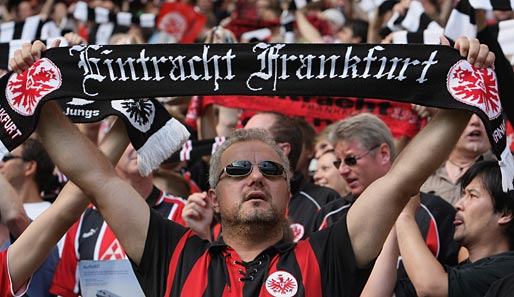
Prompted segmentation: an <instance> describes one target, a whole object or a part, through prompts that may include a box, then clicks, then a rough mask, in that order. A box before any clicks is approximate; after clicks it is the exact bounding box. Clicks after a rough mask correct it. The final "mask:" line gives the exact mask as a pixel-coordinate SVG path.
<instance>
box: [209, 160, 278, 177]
mask: <svg viewBox="0 0 514 297" xmlns="http://www.w3.org/2000/svg"><path fill="white" fill-rule="evenodd" d="M253 165H254V164H252V162H250V161H235V162H232V163H230V164H228V165H227V166H225V168H223V171H221V173H220V176H219V177H221V175H222V174H223V172H225V173H226V174H227V175H228V176H230V177H243V176H247V175H249V174H250V172H252V168H253ZM256 165H257V167H258V168H259V171H260V172H261V173H262V174H263V175H265V176H280V175H283V174H284V166H282V165H280V164H279V163H277V162H273V161H261V162H259V163H258V164H256ZM219 177H218V178H219Z"/></svg>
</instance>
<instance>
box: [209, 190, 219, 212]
mask: <svg viewBox="0 0 514 297" xmlns="http://www.w3.org/2000/svg"><path fill="white" fill-rule="evenodd" d="M207 199H208V200H209V203H210V204H211V205H212V209H214V212H215V213H220V205H219V202H218V196H217V195H216V190H214V189H209V191H207Z"/></svg>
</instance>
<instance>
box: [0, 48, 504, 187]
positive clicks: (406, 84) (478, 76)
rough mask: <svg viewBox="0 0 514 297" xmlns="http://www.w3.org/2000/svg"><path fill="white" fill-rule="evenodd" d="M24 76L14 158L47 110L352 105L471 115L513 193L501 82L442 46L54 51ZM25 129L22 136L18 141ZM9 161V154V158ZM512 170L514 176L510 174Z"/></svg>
mask: <svg viewBox="0 0 514 297" xmlns="http://www.w3.org/2000/svg"><path fill="white" fill-rule="evenodd" d="M44 57H45V58H44V59H41V60H39V61H38V62H36V64H34V65H32V67H31V68H30V69H28V70H27V71H26V72H24V73H23V74H22V75H16V74H14V75H6V76H5V77H3V78H2V79H1V80H0V83H1V87H2V88H4V89H5V90H6V91H5V96H6V99H7V100H2V101H1V109H0V116H1V118H0V122H2V123H4V129H3V130H0V133H1V134H0V140H1V142H2V143H3V144H4V146H5V147H6V149H7V150H12V149H13V148H14V147H16V146H17V145H19V144H21V142H23V140H24V139H25V138H26V137H28V134H29V133H30V132H32V128H31V127H33V126H34V125H31V124H30V123H31V122H35V121H36V117H37V114H38V108H39V106H40V103H39V102H40V101H46V100H50V99H64V98H84V99H87V100H93V101H105V100H108V101H110V100H116V99H126V98H147V97H160V96H172V95H290V96H295V95H320V96H323V95H326V96H334V95H345V96H353V97H361V98H380V99H388V100H393V101H401V102H408V103H416V104H421V105H427V106H434V107H439V108H447V109H448V108H450V109H454V108H458V109H467V110H471V111H473V112H475V113H477V114H478V115H479V116H480V117H481V118H482V120H483V121H484V124H485V126H486V129H487V131H488V134H489V139H490V141H491V143H492V146H493V151H494V153H495V154H496V156H497V157H498V159H499V160H500V166H501V167H502V173H503V178H504V189H505V190H506V189H507V188H509V189H512V188H513V185H512V180H513V179H514V173H513V171H514V161H513V159H512V155H511V153H510V150H509V149H508V147H507V143H506V137H505V132H506V124H505V120H504V116H503V110H502V107H501V103H500V99H499V96H498V87H497V84H496V76H495V73H494V71H492V70H491V69H483V70H480V69H476V68H474V67H473V66H472V65H470V64H469V63H467V62H466V61H465V60H463V58H462V57H461V56H460V55H459V53H458V51H457V50H455V49H453V48H450V47H447V46H439V45H373V44H349V45H346V44H323V45H321V44H287V45H286V44H268V43H258V44H152V45H109V46H98V45H90V46H73V47H64V48H55V49H50V50H48V51H46V52H45V54H44ZM7 123H10V125H16V127H17V129H18V131H19V133H20V135H18V136H16V137H13V136H14V133H15V132H13V131H15V130H13V129H11V130H10V131H11V132H10V133H9V132H8V131H9V130H8V129H7V128H6V126H7ZM4 151H5V149H4ZM507 169H509V170H507Z"/></svg>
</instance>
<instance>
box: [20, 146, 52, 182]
mask: <svg viewBox="0 0 514 297" xmlns="http://www.w3.org/2000/svg"><path fill="white" fill-rule="evenodd" d="M21 156H22V158H23V160H25V161H35V162H36V164H37V169H36V183H37V185H38V187H39V191H45V190H47V188H48V187H49V186H50V184H51V180H52V177H53V171H54V168H55V165H54V163H53V162H52V159H50V156H49V155H48V153H47V152H46V149H45V148H44V147H43V144H42V143H41V142H39V141H38V140H36V139H32V138H29V139H27V140H26V141H25V142H24V143H23V146H22V153H21Z"/></svg>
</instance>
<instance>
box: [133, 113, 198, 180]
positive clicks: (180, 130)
mask: <svg viewBox="0 0 514 297" xmlns="http://www.w3.org/2000/svg"><path fill="white" fill-rule="evenodd" d="M189 136H190V134H189V131H187V129H186V127H184V125H182V124H181V123H180V122H179V121H177V120H176V119H173V118H172V119H170V120H169V121H168V122H166V124H165V125H164V126H163V127H162V128H161V129H159V131H157V132H156V133H154V134H153V135H152V136H150V137H149V138H148V140H147V141H146V142H145V144H144V145H143V146H142V147H140V148H139V149H138V150H137V163H138V167H139V173H140V174H141V175H142V176H148V175H149V174H150V173H152V171H153V170H155V169H156V168H157V167H159V165H160V164H161V163H162V162H163V161H164V160H166V159H168V158H169V157H170V156H171V155H172V154H173V153H174V152H175V151H177V150H179V149H180V148H181V147H182V144H184V142H186V141H187V139H189Z"/></svg>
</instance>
